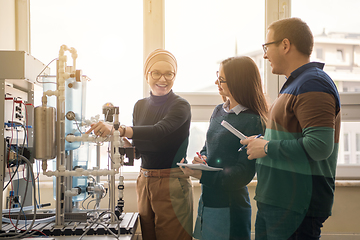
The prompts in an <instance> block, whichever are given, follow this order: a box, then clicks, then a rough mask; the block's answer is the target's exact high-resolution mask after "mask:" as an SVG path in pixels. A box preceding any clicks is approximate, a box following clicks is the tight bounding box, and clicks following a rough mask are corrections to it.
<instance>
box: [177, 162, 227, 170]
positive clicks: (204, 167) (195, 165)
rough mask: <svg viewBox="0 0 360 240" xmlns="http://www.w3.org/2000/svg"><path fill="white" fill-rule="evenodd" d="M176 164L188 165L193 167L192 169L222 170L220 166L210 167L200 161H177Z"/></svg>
mask: <svg viewBox="0 0 360 240" xmlns="http://www.w3.org/2000/svg"><path fill="white" fill-rule="evenodd" d="M177 165H178V166H181V167H188V168H190V169H194V170H204V171H221V170H223V169H222V168H216V167H210V166H208V165H205V164H201V163H196V164H193V163H177Z"/></svg>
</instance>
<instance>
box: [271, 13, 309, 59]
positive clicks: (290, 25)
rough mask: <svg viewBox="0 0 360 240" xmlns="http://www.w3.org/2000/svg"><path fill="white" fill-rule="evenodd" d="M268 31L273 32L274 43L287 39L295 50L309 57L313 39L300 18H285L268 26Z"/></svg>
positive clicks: (307, 27)
mask: <svg viewBox="0 0 360 240" xmlns="http://www.w3.org/2000/svg"><path fill="white" fill-rule="evenodd" d="M268 29H272V30H273V32H274V41H279V40H282V39H284V38H287V39H289V41H290V43H291V44H294V45H295V47H296V49H297V50H298V51H299V52H301V53H303V54H305V55H306V56H310V55H311V53H312V50H313V46H314V37H313V35H312V32H311V30H310V28H309V26H308V25H307V24H306V23H305V22H304V21H302V20H301V19H300V18H285V19H281V20H278V21H275V22H273V23H271V24H270V26H269V27H268Z"/></svg>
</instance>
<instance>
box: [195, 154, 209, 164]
mask: <svg viewBox="0 0 360 240" xmlns="http://www.w3.org/2000/svg"><path fill="white" fill-rule="evenodd" d="M196 154H197V155H198V157H199V158H200V159H201V160H202V161H203V163H204V164H205V165H207V162H206V160H205V159H204V158H203V157H202V156H201V155H200V153H199V152H196Z"/></svg>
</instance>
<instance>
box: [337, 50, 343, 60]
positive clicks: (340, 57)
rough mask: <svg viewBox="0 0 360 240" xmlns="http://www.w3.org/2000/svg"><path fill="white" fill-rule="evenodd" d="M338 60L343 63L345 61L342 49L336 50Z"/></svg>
mask: <svg viewBox="0 0 360 240" xmlns="http://www.w3.org/2000/svg"><path fill="white" fill-rule="evenodd" d="M336 60H337V61H339V62H343V61H344V54H343V50H342V49H337V50H336Z"/></svg>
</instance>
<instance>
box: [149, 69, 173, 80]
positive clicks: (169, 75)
mask: <svg viewBox="0 0 360 240" xmlns="http://www.w3.org/2000/svg"><path fill="white" fill-rule="evenodd" d="M149 73H150V75H151V77H152V78H153V79H154V80H159V79H160V78H161V77H162V76H164V78H165V80H167V81H171V80H173V79H174V77H175V73H173V72H166V73H161V72H159V71H152V72H149Z"/></svg>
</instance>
